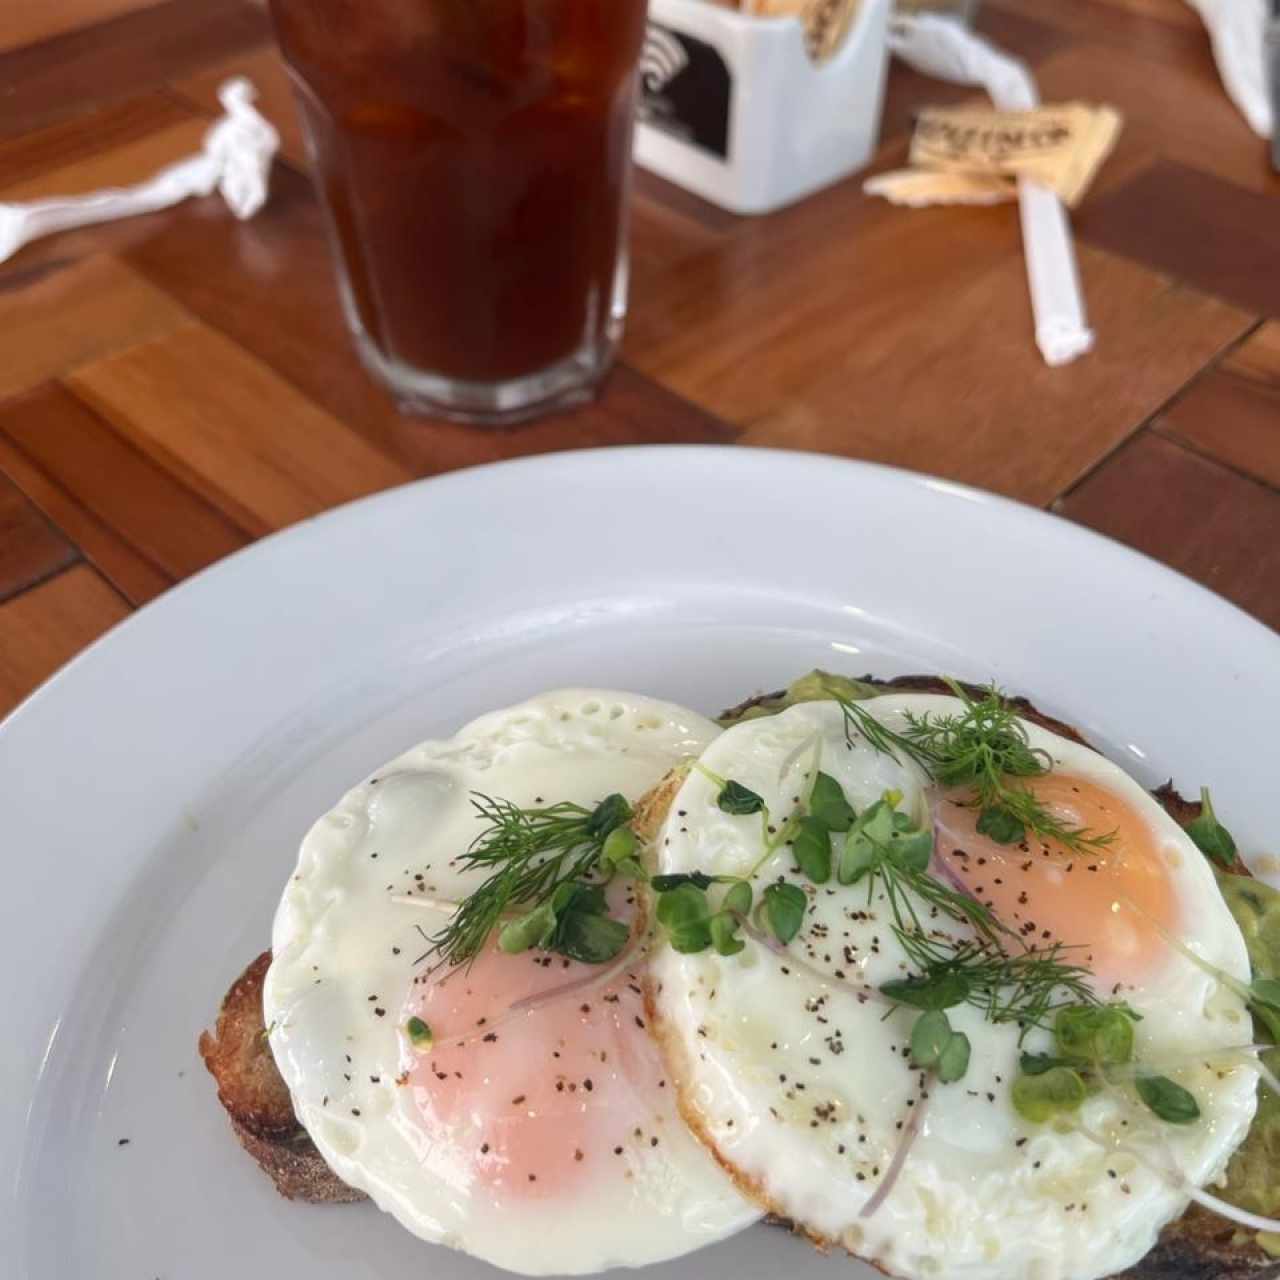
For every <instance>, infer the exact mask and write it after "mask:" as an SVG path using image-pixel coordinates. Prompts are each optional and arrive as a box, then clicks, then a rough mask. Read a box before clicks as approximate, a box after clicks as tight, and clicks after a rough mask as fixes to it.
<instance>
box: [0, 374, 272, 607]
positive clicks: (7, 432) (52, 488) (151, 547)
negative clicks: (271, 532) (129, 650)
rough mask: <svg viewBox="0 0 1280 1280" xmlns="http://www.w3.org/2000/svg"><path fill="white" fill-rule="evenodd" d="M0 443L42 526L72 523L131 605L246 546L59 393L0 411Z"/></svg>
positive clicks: (217, 515) (215, 515)
mask: <svg viewBox="0 0 1280 1280" xmlns="http://www.w3.org/2000/svg"><path fill="white" fill-rule="evenodd" d="M0 438H7V440H8V441H9V442H11V443H12V444H13V445H14V446H15V451H16V452H20V454H21V456H22V458H24V459H25V460H26V462H27V463H28V466H27V468H25V469H21V467H20V466H19V474H17V475H15V476H14V477H13V478H14V479H15V481H16V482H17V483H18V484H19V485H20V486H23V487H25V485H24V481H25V482H26V483H28V484H31V485H32V490H34V491H28V492H29V496H30V497H31V498H32V500H33V501H35V502H36V503H37V504H40V505H44V504H45V503H48V504H49V505H48V506H45V510H46V512H47V513H48V514H49V515H50V517H51V518H52V519H55V520H57V519H59V516H58V515H57V514H55V512H60V513H61V515H62V519H63V520H65V519H67V518H68V517H69V518H70V519H71V520H72V521H73V522H74V524H75V529H70V528H69V529H68V530H67V531H68V533H70V534H71V536H72V537H74V538H75V539H76V541H77V542H78V543H79V544H80V546H81V549H82V550H83V551H84V553H85V555H86V556H87V557H88V558H89V559H90V560H92V561H93V562H94V563H95V564H96V565H97V566H98V568H99V569H100V570H101V571H102V572H103V574H104V575H105V576H106V577H107V578H108V579H109V580H111V581H112V582H114V583H115V585H116V586H117V587H118V588H119V589H120V591H121V592H122V594H124V595H125V596H127V597H128V598H129V599H131V600H133V601H134V602H135V603H137V602H139V600H140V598H142V599H145V598H148V597H149V596H150V595H155V594H157V592H158V591H159V590H162V589H163V588H164V586H167V585H168V584H169V583H171V582H175V581H177V580H179V579H181V578H185V577H187V576H188V575H189V574H192V573H195V572H196V571H197V570H199V569H203V568H204V567H205V566H206V565H209V564H212V563H213V562H214V561H215V560H219V559H221V558H222V557H223V556H225V555H230V554H231V552H233V551H238V550H239V549H240V548H241V547H243V546H244V545H245V544H246V543H248V542H249V540H250V539H249V536H248V534H246V533H245V532H244V531H243V530H242V529H240V528H238V527H237V526H236V525H235V524H233V523H232V522H231V521H230V520H229V519H228V518H227V517H226V516H225V515H223V514H222V513H221V512H220V511H218V510H216V509H215V508H214V507H212V506H210V505H209V504H208V503H206V502H205V501H203V500H202V499H201V498H199V497H198V496H197V495H196V494H195V493H193V492H192V491H191V490H190V489H188V488H187V487H186V486H184V485H182V484H180V483H179V482H178V481H177V480H176V479H174V477H173V476H172V475H170V474H169V473H168V472H167V471H165V470H164V469H163V468H162V467H160V466H158V465H157V464H156V463H155V462H154V461H152V460H151V459H150V458H148V457H147V456H146V455H145V454H143V453H141V452H140V451H139V450H138V449H136V448H135V447H134V446H133V445H131V444H130V443H129V442H128V441H126V440H125V439H124V438H123V437H122V436H121V435H119V434H118V433H117V432H116V431H114V430H112V428H111V427H110V426H109V425H108V424H107V423H106V422H104V421H103V419H102V418H100V417H99V416H98V415H97V414H95V413H94V412H93V411H92V410H90V409H89V408H88V406H87V405H85V404H84V403H83V402H81V401H80V400H78V399H77V398H76V397H75V396H73V395H71V394H70V393H69V392H68V391H67V390H65V389H64V388H63V387H60V386H57V385H46V386H44V387H41V388H39V389H38V390H37V391H35V392H33V393H32V394H30V395H27V396H24V397H22V398H20V399H17V400H10V401H8V402H7V403H5V404H4V405H0ZM10 460H11V461H12V455H10ZM4 466H5V455H3V454H0V468H3V467H4ZM33 471H34V472H36V473H37V476H38V477H39V478H40V479H37V480H34V483H33V477H32V474H31V473H32V472H33ZM51 508H52V509H51ZM64 527H65V525H64ZM139 560H140V561H141V562H142V566H143V572H141V573H140V572H139V567H138V564H137V562H138V561H139ZM157 578H158V579H159V585H157V583H156V580H157ZM139 587H141V590H139Z"/></svg>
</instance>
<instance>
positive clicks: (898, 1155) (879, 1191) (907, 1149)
mask: <svg viewBox="0 0 1280 1280" xmlns="http://www.w3.org/2000/svg"><path fill="white" fill-rule="evenodd" d="M928 1106H929V1095H928V1094H927V1093H921V1094H920V1095H919V1097H918V1098H917V1099H916V1105H915V1106H914V1107H912V1108H911V1119H910V1120H908V1121H907V1127H906V1128H905V1129H903V1131H902V1138H901V1140H900V1141H899V1142H898V1149H897V1150H896V1151H895V1152H894V1153H893V1159H892V1160H891V1161H890V1162H889V1167H888V1169H886V1170H885V1174H884V1177H883V1178H881V1179H880V1185H879V1186H878V1187H877V1188H876V1189H875V1193H874V1194H873V1195H872V1197H871V1199H870V1200H868V1201H867V1203H866V1204H864V1205H863V1206H862V1212H861V1213H859V1214H858V1217H860V1218H869V1217H871V1215H872V1214H873V1213H875V1211H876V1210H877V1209H878V1208H879V1207H880V1206H881V1205H882V1204H884V1202H885V1200H886V1199H888V1196H889V1192H890V1191H892V1190H893V1188H894V1184H895V1183H896V1182H897V1181H898V1178H899V1177H900V1176H901V1174H902V1170H903V1167H904V1166H905V1165H906V1163H907V1156H908V1155H909V1154H910V1153H911V1148H912V1147H913V1146H915V1142H916V1139H917V1138H918V1137H919V1136H920V1129H921V1127H922V1126H923V1124H924V1113H925V1111H926V1110H927V1108H928Z"/></svg>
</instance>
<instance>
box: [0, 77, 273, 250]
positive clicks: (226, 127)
mask: <svg viewBox="0 0 1280 1280" xmlns="http://www.w3.org/2000/svg"><path fill="white" fill-rule="evenodd" d="M255 97H256V93H255V91H254V88H253V85H252V84H250V83H249V81H248V80H245V79H243V78H241V77H237V78H236V79H233V80H228V81H227V82H226V83H225V84H223V85H222V87H221V88H220V89H219V90H218V101H219V102H221V104H222V107H223V110H224V111H225V113H226V114H225V115H223V116H222V117H221V118H220V119H219V120H217V121H215V122H214V124H213V126H212V127H211V128H210V129H209V131H208V133H206V134H205V136H204V145H203V147H202V148H201V150H200V152H199V154H198V155H194V156H189V157H188V158H187V159H185V160H179V161H177V162H176V163H174V164H171V165H168V166H166V167H165V168H164V169H161V170H160V172H159V173H156V174H154V175H153V176H152V177H150V178H148V179H147V180H146V181H145V182H140V183H138V184H137V185H136V186H132V187H112V188H109V189H108V190H105V191H96V192H94V193H93V194H92V195H84V196H62V197H53V198H50V199H47V200H30V201H27V202H25V203H21V204H0V262H4V261H6V260H7V259H8V258H11V257H12V256H13V255H14V254H15V253H17V252H18V250H19V249H20V248H22V246H23V245H24V244H30V243H31V241H32V240H38V239H40V238H41V237H42V236H49V235H53V234H54V233H55V232H58V231H69V230H70V229H71V228H73V227H87V226H91V225H93V224H94V223H98V222H114V221H115V220H116V219H117V218H130V217H134V216H135V215H137V214H141V213H153V212H155V210H157V209H167V208H169V207H170V206H171V205H175V204H177V203H178V202H179V201H181V200H185V199H187V198H188V197H189V196H207V195H211V194H212V193H213V192H214V191H215V190H217V191H218V192H219V193H220V194H221V196H222V198H223V199H224V200H225V201H226V202H227V205H228V207H229V208H230V210H231V212H232V213H233V214H235V216H236V217H237V218H242V219H243V218H251V217H253V215H254V214H255V213H257V212H258V210H259V209H260V208H262V205H263V204H264V203H265V201H266V198H267V184H268V178H269V176H270V172H271V161H272V159H273V158H274V157H275V154H276V151H277V150H278V149H279V147H280V135H279V134H278V133H277V132H276V131H275V129H274V128H273V127H272V125H271V124H270V122H269V121H267V120H266V119H265V118H264V117H263V116H262V115H260V114H259V113H258V111H257V110H256V109H255V108H254V106H253V100H254V98H255Z"/></svg>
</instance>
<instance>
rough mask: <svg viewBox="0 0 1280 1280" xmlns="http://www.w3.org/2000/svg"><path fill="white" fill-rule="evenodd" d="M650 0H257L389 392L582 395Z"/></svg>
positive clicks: (506, 414) (612, 294)
mask: <svg viewBox="0 0 1280 1280" xmlns="http://www.w3.org/2000/svg"><path fill="white" fill-rule="evenodd" d="M645 4H646V0H271V11H272V15H273V18H274V21H275V27H276V34H277V37H278V39H279V42H280V48H281V51H282V52H283V54H284V58H285V61H286V63H287V64H288V67H289V70H290V74H291V76H292V79H293V83H294V87H295V90H296V92H297V97H298V102H299V104H300V107H301V112H302V117H303V121H304V124H305V128H306V133H307V138H308V143H309V147H310V152H311V159H312V163H313V166H314V171H315V178H316V184H317V187H318V189H319V194H320V198H321V202H322V203H323V205H324V208H325V211H326V214H327V219H328V225H329V232H330V236H331V240H332V244H333V249H334V256H335V258H336V260H337V264H338V282H339V288H340V291H341V295H342V301H343V307H344V309H345V311H346V315H347V319H348V322H349V323H350V326H351V331H352V333H353V335H354V337H355V341H356V345H357V347H358V348H359V350H360V354H361V356H362V357H363V359H364V361H365V363H366V365H367V366H368V367H369V369H371V370H372V371H373V373H374V374H375V375H376V376H377V377H379V378H380V379H381V380H382V381H383V382H384V383H385V384H386V385H387V386H388V387H389V388H390V389H391V391H392V393H393V394H394V395H395V397H396V399H397V401H398V402H399V403H400V404H401V406H402V407H403V408H406V409H409V410H411V411H418V412H424V413H432V414H439V415H444V416H448V417H454V418H462V419H465V420H472V421H480V422H491V423H501V422H511V421H516V420H518V419H520V418H524V417H529V416H532V415H533V414H535V413H540V412H543V411H546V410H549V409H553V408H559V407H562V406H564V405H567V404H573V403H577V402H579V401H582V400H585V399H587V398H588V397H589V396H590V395H591V393H592V390H593V388H594V386H595V384H596V383H597V382H598V380H599V379H600V377H601V376H602V375H603V373H604V372H605V370H606V369H607V368H608V366H609V363H610V361H611V360H612V358H613V354H614V350H615V348H616V345H617V342H618V339H619V337H620V336H621V332H622V323H623V319H624V316H625V313H626V296H627V263H626V209H627V190H628V178H629V174H630V168H631V130H632V119H633V108H634V99H635V85H636V62H637V59H638V57H639V53H640V47H641V44H642V42H643V38H644V23H645Z"/></svg>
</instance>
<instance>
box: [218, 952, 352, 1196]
mask: <svg viewBox="0 0 1280 1280" xmlns="http://www.w3.org/2000/svg"><path fill="white" fill-rule="evenodd" d="M270 964H271V952H270V951H264V952H263V953H262V954H261V955H260V956H258V958H257V959H256V960H254V961H253V962H252V963H251V964H250V965H249V967H248V968H247V969H246V970H245V971H244V972H243V973H242V974H241V975H240V976H239V977H238V978H237V979H236V980H235V982H233V983H232V984H231V989H230V990H229V991H228V992H227V994H226V996H225V998H224V999H223V1001H222V1008H221V1009H220V1010H219V1012H218V1021H217V1025H216V1026H215V1028H214V1030H213V1033H212V1034H210V1033H209V1032H208V1031H205V1032H202V1033H201V1035H200V1046H199V1047H200V1056H201V1057H202V1058H203V1059H204V1065H205V1066H206V1067H208V1068H209V1072H210V1074H211V1075H212V1076H213V1078H214V1080H215V1081H216V1082H217V1085H218V1101H219V1102H221V1103H222V1105H223V1107H224V1108H225V1110H226V1112H227V1115H228V1116H229V1117H230V1120H231V1128H232V1130H233V1131H234V1132H235V1135H236V1137H237V1138H239V1139H240V1144H241V1146H243V1147H244V1149H245V1150H246V1151H247V1152H248V1153H249V1154H250V1155H251V1156H252V1157H253V1158H254V1159H255V1160H256V1161H257V1162H258V1164H259V1165H261V1166H262V1168H263V1169H264V1170H265V1171H266V1173H267V1174H269V1175H270V1177H271V1180H272V1181H273V1182H274V1183H275V1184H276V1189H277V1190H278V1191H279V1192H280V1194H281V1195H283V1196H286V1197H287V1198H288V1199H290V1200H309V1201H312V1202H313V1203H325V1204H339V1203H350V1202H352V1201H355V1200H363V1199H365V1195H364V1193H363V1192H362V1191H356V1190H355V1189H354V1188H352V1187H349V1186H347V1184H346V1183H345V1182H343V1181H342V1180H341V1179H340V1178H339V1177H338V1176H337V1174H335V1173H334V1172H333V1170H332V1169H330V1168H329V1166H328V1165H327V1164H325V1162H324V1159H323V1157H322V1156H321V1155H320V1153H319V1152H318V1151H317V1150H316V1148H315V1145H314V1144H313V1143H312V1141H311V1139H310V1138H309V1137H308V1136H307V1132H306V1130H305V1129H303V1127H302V1126H301V1125H300V1124H299V1123H298V1118H297V1116H295V1115H294V1113H293V1102H292V1100H291V1099H290V1097H289V1090H288V1087H287V1086H286V1085H285V1082H284V1080H283V1079H282V1078H281V1075H280V1072H279V1071H277V1070H276V1064H275V1059H274V1058H273V1057H272V1056H271V1048H270V1046H269V1045H268V1044H267V1032H266V1024H265V1020H264V1018H263V1013H262V984H263V982H264V981H265V980H266V976H267V969H268V967H269V966H270Z"/></svg>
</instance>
